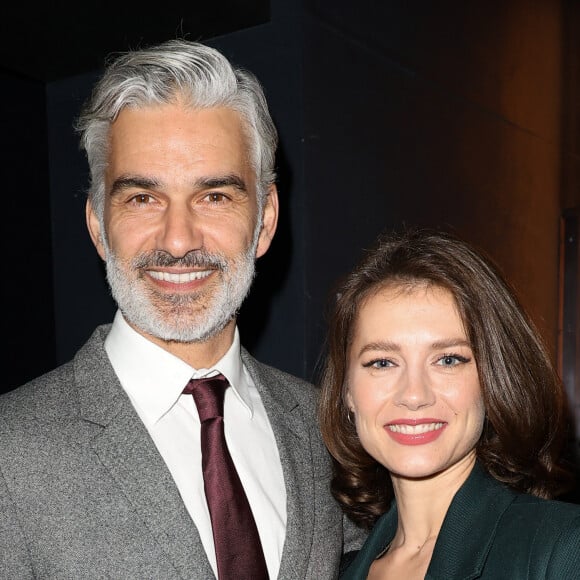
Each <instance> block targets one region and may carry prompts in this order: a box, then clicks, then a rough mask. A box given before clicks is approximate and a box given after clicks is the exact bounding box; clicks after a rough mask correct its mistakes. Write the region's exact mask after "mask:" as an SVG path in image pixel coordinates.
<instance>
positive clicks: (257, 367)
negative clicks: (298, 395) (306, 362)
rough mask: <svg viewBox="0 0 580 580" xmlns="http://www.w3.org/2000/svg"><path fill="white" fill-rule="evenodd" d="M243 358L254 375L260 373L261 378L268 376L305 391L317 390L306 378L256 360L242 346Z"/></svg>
mask: <svg viewBox="0 0 580 580" xmlns="http://www.w3.org/2000/svg"><path fill="white" fill-rule="evenodd" d="M242 360H243V362H244V365H245V366H246V368H247V369H248V370H249V371H250V374H251V375H252V376H255V375H258V376H259V377H260V378H268V379H270V380H275V381H278V382H282V383H284V384H286V385H288V386H290V387H292V388H296V389H299V390H305V391H310V392H311V391H314V390H316V388H315V386H314V385H313V384H312V383H310V382H308V381H307V380H305V379H302V378H300V377H297V376H296V375H293V374H290V373H288V372H286V371H283V370H281V369H279V368H276V367H274V366H271V365H269V364H266V363H263V362H260V361H258V360H256V359H255V358H254V357H253V356H252V355H251V354H250V353H249V352H248V351H247V350H246V349H244V348H243V347H242Z"/></svg>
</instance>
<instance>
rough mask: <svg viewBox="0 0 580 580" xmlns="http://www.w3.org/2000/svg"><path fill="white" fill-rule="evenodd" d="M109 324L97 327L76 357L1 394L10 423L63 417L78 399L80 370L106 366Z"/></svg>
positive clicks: (0, 410) (0, 407)
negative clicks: (74, 399) (73, 399)
mask: <svg viewBox="0 0 580 580" xmlns="http://www.w3.org/2000/svg"><path fill="white" fill-rule="evenodd" d="M107 328H108V326H102V327H98V328H97V329H95V331H94V332H93V334H92V335H91V337H90V338H89V339H88V341H87V342H86V343H85V344H84V345H83V346H82V347H81V348H80V349H79V351H78V352H77V353H76V355H75V357H74V358H73V359H72V360H70V361H68V362H65V363H64V364H62V365H59V366H58V367H56V368H55V369H52V370H50V371H48V372H46V373H44V374H43V375H40V376H38V377H36V378H34V379H32V380H30V381H28V382H27V383H25V384H23V385H21V386H18V387H16V388H15V389H13V390H11V391H8V392H7V393H4V394H2V395H0V417H3V418H4V419H5V420H6V421H8V422H13V423H18V422H19V421H20V420H22V419H24V418H25V417H27V416H28V417H35V418H40V417H45V418H49V417H51V416H53V417H56V416H60V415H62V414H63V413H64V414H66V409H67V408H68V407H69V406H70V404H71V403H72V401H71V398H74V392H73V389H74V385H75V383H76V382H77V374H78V373H79V370H83V369H85V368H86V369H87V372H92V370H94V368H97V367H102V363H103V360H104V359H103V357H104V356H105V357H106V355H105V354H104V349H103V342H104V336H106V331H107Z"/></svg>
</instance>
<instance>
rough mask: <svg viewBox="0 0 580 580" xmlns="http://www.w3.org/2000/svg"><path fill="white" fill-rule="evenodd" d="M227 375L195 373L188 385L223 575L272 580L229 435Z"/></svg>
mask: <svg viewBox="0 0 580 580" xmlns="http://www.w3.org/2000/svg"><path fill="white" fill-rule="evenodd" d="M228 386H229V383H228V381H227V379H226V378H225V377H224V376H223V375H221V374H220V375H216V376H213V377H207V378H203V379H191V380H190V381H189V383H188V384H187V387H185V389H184V391H183V392H184V393H185V394H192V395H193V399H194V401H195V404H196V406H197V411H198V413H199V420H200V421H201V461H202V467H203V481H204V487H205V496H206V499H207V505H208V507H209V513H210V517H211V525H212V530H213V540H214V544H215V552H216V559H217V567H218V578H219V579H220V580H262V579H264V580H267V578H268V570H267V568H266V561H265V559H264V553H263V552H262V544H261V543H260V536H259V535H258V528H257V527H256V522H255V521H254V516H253V515H252V510H251V508H250V504H249V503H248V499H247V497H246V492H245V491H244V488H243V486H242V482H241V481H240V478H239V476H238V472H237V471H236V467H235V465H234V462H233V461H232V457H231V455H230V452H229V451H228V447H227V444H226V439H225V435H224V394H225V392H226V389H227V388H228Z"/></svg>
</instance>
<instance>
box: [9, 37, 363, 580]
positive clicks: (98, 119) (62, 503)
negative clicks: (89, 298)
mask: <svg viewBox="0 0 580 580" xmlns="http://www.w3.org/2000/svg"><path fill="white" fill-rule="evenodd" d="M78 129H79V131H80V134H81V139H82V144H83V146H84V148H85V150H86V153H87V157H88V161H89V165H90V169H91V187H90V192H89V197H88V201H87V212H86V215H87V225H88V229H89V232H90V235H91V238H92V240H93V242H94V244H95V247H96V249H97V251H98V253H99V255H100V256H101V257H102V258H103V260H104V261H105V263H106V270H107V278H108V281H109V284H110V287H111V291H112V294H113V297H114V298H115V300H116V302H117V304H118V312H117V314H116V316H115V319H114V321H113V323H112V325H105V326H101V327H99V328H97V329H96V330H95V332H94V334H93V336H92V337H91V338H90V339H89V341H88V342H87V343H86V344H85V345H84V346H83V347H82V348H81V349H80V350H79V352H78V353H77V355H76V356H75V358H74V360H73V361H71V362H70V363H68V364H65V365H63V366H62V367H60V368H57V369H56V370H54V371H53V372H51V373H48V374H47V375H45V376H42V377H40V378H38V379H36V380H34V381H31V382H30V383H28V384H27V385H24V386H23V387H20V388H19V389H17V390H15V391H13V392H11V393H8V394H7V395H5V396H3V397H2V398H0V442H1V443H0V445H1V452H0V471H1V473H2V478H0V512H1V514H2V517H1V518H0V522H1V523H0V575H1V576H2V577H3V578H18V579H22V578H32V577H34V578H58V579H63V578H75V579H78V578H123V579H127V578H140V579H144V578H162V579H164V580H167V579H171V578H195V579H197V578H200V579H205V578H212V577H214V576H217V577H219V578H220V579H221V578H236V579H237V578H240V579H245V578H248V579H250V578H252V580H259V578H261V577H269V578H272V579H273V578H295V579H303V578H312V579H316V580H321V579H324V578H333V577H334V576H335V575H336V572H337V569H338V563H339V559H340V556H341V554H342V552H343V551H349V550H352V549H356V548H357V547H358V546H360V544H361V538H360V533H359V532H358V531H357V530H356V529H354V528H353V527H351V526H350V525H349V524H348V523H346V522H345V525H344V531H343V518H342V516H341V513H340V511H339V508H338V507H337V505H336V504H335V502H334V501H333V499H332V497H331V495H330V493H329V479H330V465H329V460H328V456H327V454H326V452H325V449H324V447H323V446H322V444H321V441H320V438H319V435H318V428H317V425H316V421H315V394H314V389H313V388H312V386H311V385H309V384H308V383H305V382H303V381H301V380H299V379H297V378H295V377H292V376H290V375H287V374H285V373H283V372H281V371H278V370H275V369H273V368H270V367H267V366H265V365H262V364H260V363H258V362H257V361H256V360H255V359H253V358H252V357H251V356H250V355H249V354H248V353H247V352H246V351H245V350H244V349H243V348H242V347H241V346H240V339H239V334H238V330H237V327H236V313H237V311H238V309H239V308H240V305H241V303H242V301H243V300H244V297H245V296H246V294H247V292H248V290H249V287H250V285H251V282H252V278H253V276H254V262H255V260H256V258H259V257H260V256H262V255H263V254H264V253H265V252H266V251H267V250H268V247H269V246H270V243H271V240H272V237H273V236H274V232H275V230H276V223H277V218H278V198H277V191H276V186H275V184H274V180H275V175H274V169H273V167H274V155H275V148H276V144H277V134H276V130H275V128H274V125H273V123H272V120H271V118H270V116H269V113H268V110H267V106H266V102H265V98H264V95H263V92H262V89H261V87H260V85H259V83H258V82H257V80H256V79H255V78H254V76H253V75H252V74H250V73H248V72H245V71H242V70H236V69H233V68H232V67H231V65H230V63H229V62H228V61H227V60H226V59H225V58H224V57H223V56H222V55H221V54H220V53H219V52H217V51H215V50H213V49H211V48H208V47H206V46H203V45H201V44H197V43H190V42H185V41H177V40H176V41H170V42H167V43H164V44H162V45H159V46H156V47H151V48H148V49H144V50H140V51H135V52H129V53H127V54H125V55H122V56H120V57H119V58H118V59H117V60H116V61H114V62H113V63H112V64H111V65H110V66H109V67H108V69H107V70H106V71H105V74H104V75H103V77H102V78H101V80H100V81H99V82H98V84H97V86H96V88H95V91H94V93H93V95H92V97H91V99H90V100H89V102H88V103H87V105H86V107H85V109H84V111H83V113H82V114H81V117H80V119H79V123H78ZM199 378H201V379H202V380H201V381H195V380H193V381H190V379H199ZM216 380H217V382H216ZM218 383H219V385H222V386H223V390H222V396H224V397H225V400H224V402H223V405H224V411H223V413H222V414H219V413H217V412H216V413H217V414H216V416H213V415H212V417H210V419H206V418H205V416H203V417H202V409H203V408H204V407H203V405H204V403H202V407H199V408H200V411H199V414H198V410H197V409H198V407H197V405H198V404H199V402H198V398H197V397H199V396H200V395H199V391H196V389H199V388H202V387H199V385H200V384H203V385H205V387H203V388H208V389H209V390H208V391H207V393H209V395H208V394H207V393H206V394H205V395H203V396H204V397H207V396H209V397H214V396H215V392H217V391H216V389H217V390H219V389H218V387H216V385H217V384H218ZM208 385H209V386H208ZM219 388H222V387H221V386H220V387H219ZM184 389H185V391H184ZM188 389H189V390H188ZM196 392H198V395H197V397H196ZM204 392H205V391H204ZM192 394H193V397H192V396H191V395H192ZM203 412H205V411H203ZM222 415H223V420H222V418H221V416H222ZM206 421H209V423H207V424H206ZM220 422H221V424H222V425H225V439H226V443H223V441H222V443H220V444H219V445H222V446H224V447H227V449H228V451H224V452H223V453H224V454H225V455H227V454H228V453H229V456H230V459H227V460H226V459H224V460H223V462H224V464H228V465H229V464H231V463H232V462H233V464H234V469H235V471H236V473H237V474H235V475H232V476H231V477H232V481H233V480H236V481H237V482H238V484H239V482H240V481H241V484H242V487H243V489H241V491H240V488H239V487H238V488H233V489H234V490H235V489H238V491H230V492H229V493H230V495H229V496H228V497H229V498H230V499H228V500H224V499H223V498H218V500H217V504H216V505H218V508H216V509H225V510H226V512H225V515H224V514H223V513H222V515H221V517H222V520H221V521H218V520H214V517H218V516H215V515H214V507H213V506H214V503H213V502H214V501H216V500H214V499H211V494H212V493H213V491H212V490H213V489H214V487H218V488H221V487H227V486H226V484H223V481H225V479H227V478H229V477H230V476H229V475H228V476H227V478H226V476H224V475H222V473H221V472H219V473H217V476H216V474H215V473H214V479H216V477H217V480H218V481H217V483H216V485H215V486H214V485H213V484H210V483H208V481H209V477H210V476H209V475H206V474H204V472H205V470H206V468H208V469H209V471H211V470H212V469H214V471H215V470H216V469H217V467H216V466H217V464H218V463H220V465H221V461H222V460H221V459H219V460H215V459H214V456H211V457H209V456H208V455H206V454H207V453H210V452H213V453H215V449H216V448H217V447H216V446H218V444H217V443H210V444H208V443H207V439H206V438H207V437H210V435H208V433H209V431H207V430H206V428H207V425H209V424H210V423H211V424H212V425H219V423H220ZM216 428H218V427H216ZM221 429H222V432H223V429H224V427H221ZM218 430H219V428H218ZM212 445H213V447H212ZM208 449H209V450H208ZM220 449H221V447H220ZM220 453H221V451H220ZM225 455H223V457H225ZM220 457H222V456H220ZM228 462H229V463H228ZM206 478H207V479H206ZM236 478H237V479H236ZM228 480H229V479H228ZM222 484H223V485H222ZM222 491H223V490H222ZM220 493H221V491H220ZM240 498H242V499H243V500H245V499H246V498H247V503H249V506H250V510H249V514H250V515H247V514H248V509H247V505H246V512H245V513H246V515H244V516H240V517H241V518H242V519H241V520H240V521H241V522H242V523H241V524H240V527H238V528H236V527H235V525H236V524H235V522H237V521H238V520H237V518H238V516H237V515H234V510H233V507H232V506H233V504H234V503H237V501H238V500H239V499H240ZM241 503H244V502H243V501H241ZM243 518H245V519H243ZM216 522H217V523H216ZM251 530H254V531H255V530H257V536H254V538H255V540H253V541H251V542H250V543H249V544H250V545H249V547H247V548H246V547H243V548H242V547H241V546H245V545H246V544H245V540H246V539H247V538H248V537H249V536H250V534H251ZM228 534H229V535H228ZM224 536H225V538H226V539H225V541H224ZM256 547H257V550H258V552H259V555H248V554H250V552H249V551H251V550H252V549H254V548H256ZM245 550H248V551H245ZM258 561H259V562H262V563H263V564H260V565H262V571H260V572H256V571H255V570H256V569H255V568H252V566H254V565H257V564H256V562H258ZM224 562H225V563H224ZM228 566H230V568H228ZM231 566H233V568H232V567H231ZM232 570H233V571H232Z"/></svg>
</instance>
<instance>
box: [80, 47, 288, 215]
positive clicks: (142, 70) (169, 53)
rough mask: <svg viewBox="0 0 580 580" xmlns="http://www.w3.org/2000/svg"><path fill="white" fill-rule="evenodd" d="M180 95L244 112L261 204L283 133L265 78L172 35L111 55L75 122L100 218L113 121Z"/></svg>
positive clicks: (201, 104)
mask: <svg viewBox="0 0 580 580" xmlns="http://www.w3.org/2000/svg"><path fill="white" fill-rule="evenodd" d="M177 98H180V99H183V100H184V102H185V103H186V104H187V105H189V106H191V107H192V108H204V109H205V108H211V107H225V108H228V109H231V110H234V111H236V112H237V113H238V114H239V115H240V117H241V119H242V121H243V123H244V129H245V132H246V138H247V139H248V145H249V147H250V151H249V154H250V162H251V164H252V168H253V170H254V171H255V174H256V180H257V188H258V205H259V207H262V204H263V202H264V199H265V195H266V192H267V189H268V186H269V185H270V184H272V183H274V181H275V179H276V174H275V170H274V162H275V153H276V147H277V144H278V134H277V131H276V127H275V126H274V123H273V121H272V118H271V116H270V113H269V111H268V105H267V103H266V98H265V96H264V92H263V89H262V86H261V85H260V82H259V81H258V80H257V78H256V77H255V76H254V75H253V74H252V73H251V72H249V71H247V70H244V69H242V68H238V67H234V66H233V65H232V64H231V63H230V62H229V61H228V59H227V58H226V57H225V56H224V55H222V54H221V53H220V52H219V51H217V50H215V49H213V48H210V47H209V46H205V45H203V44H200V43H197V42H189V41H186V40H170V41H167V42H164V43H162V44H159V45H157V46H152V47H149V48H145V49H141V50H135V51H129V52H127V53H124V54H122V55H121V56H119V57H117V58H116V59H115V60H114V61H112V62H111V63H110V64H109V65H108V66H107V67H106V69H105V72H104V74H103V76H102V77H101V79H100V80H99V81H98V82H97V84H96V86H95V88H94V90H93V93H92V95H91V97H90V98H89V100H88V101H87V103H86V104H85V106H84V108H83V110H82V112H81V114H80V116H79V118H78V121H77V124H76V128H77V130H78V131H79V133H80V135H81V146H82V147H83V149H84V150H85V151H86V154H87V158H88V162H89V167H90V171H91V187H90V194H89V195H90V199H91V203H92V206H93V210H94V211H95V213H96V215H97V216H98V217H99V220H102V219H103V212H104V197H105V170H106V166H107V156H108V146H109V130H110V127H111V125H112V123H113V122H114V121H115V119H116V118H117V116H118V115H119V113H120V112H121V111H122V110H123V109H124V108H125V107H136V108H139V107H146V106H150V105H155V104H163V103H171V102H175V100H176V99H177Z"/></svg>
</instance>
